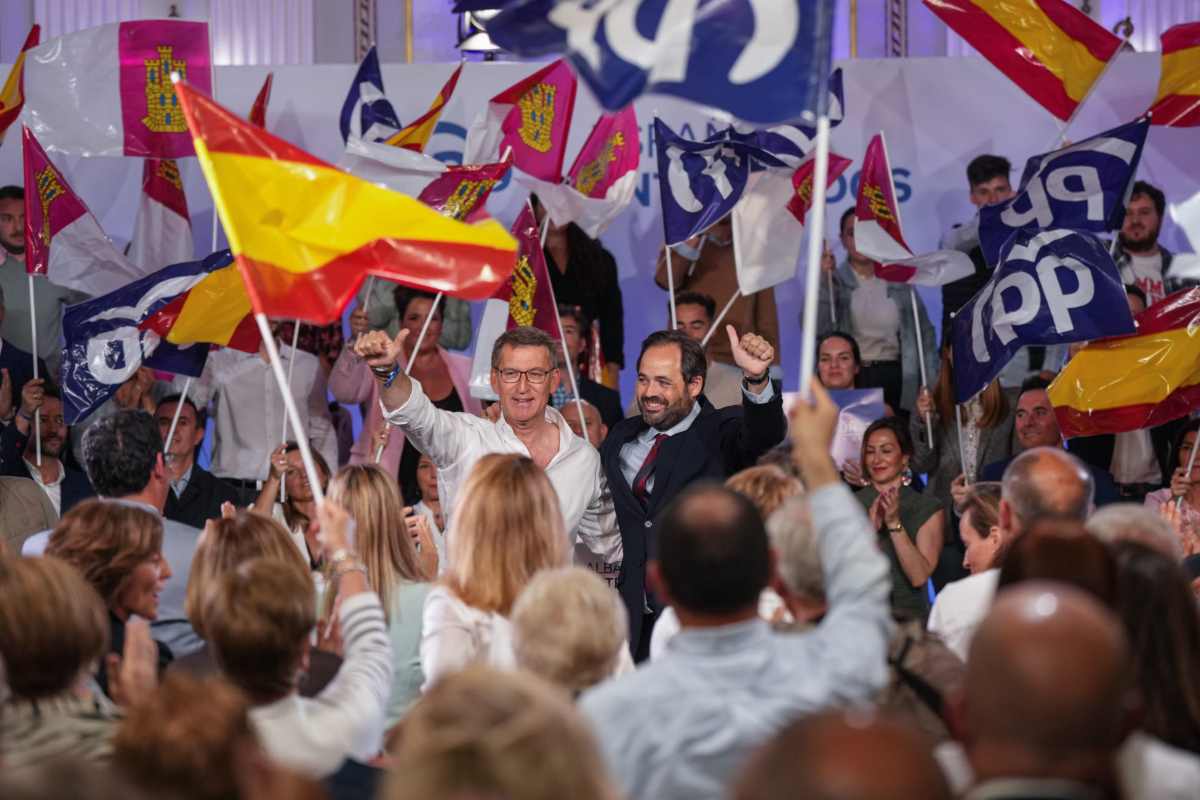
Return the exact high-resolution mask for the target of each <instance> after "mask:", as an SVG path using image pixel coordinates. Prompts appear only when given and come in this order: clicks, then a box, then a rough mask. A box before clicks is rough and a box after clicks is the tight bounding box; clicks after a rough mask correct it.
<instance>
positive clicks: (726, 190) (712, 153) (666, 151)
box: [654, 119, 752, 244]
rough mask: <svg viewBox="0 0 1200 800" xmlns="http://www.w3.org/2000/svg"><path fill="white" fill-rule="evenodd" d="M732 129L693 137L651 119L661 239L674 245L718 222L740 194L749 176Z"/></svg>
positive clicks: (746, 155)
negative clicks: (661, 217) (714, 134)
mask: <svg viewBox="0 0 1200 800" xmlns="http://www.w3.org/2000/svg"><path fill="white" fill-rule="evenodd" d="M731 134H732V131H731V130H729V129H727V130H725V131H724V132H722V133H720V134H718V135H717V136H714V137H712V138H710V139H706V140H704V141H703V142H693V141H689V140H687V139H684V138H681V137H679V136H677V135H676V134H675V132H674V131H672V130H671V129H670V128H668V127H667V126H666V124H665V123H664V122H663V121H662V120H661V119H655V120H654V143H655V147H656V148H657V150H658V184H659V191H660V192H661V194H662V214H663V231H664V233H665V234H666V240H667V244H678V243H679V242H683V241H686V240H688V239H690V238H691V237H693V236H695V235H696V234H698V233H701V232H703V231H705V230H707V229H708V228H709V227H711V226H712V225H713V224H714V223H716V222H719V221H720V220H721V219H723V218H724V217H725V215H726V214H728V213H729V212H730V211H732V210H733V207H734V205H736V204H737V201H738V200H739V199H741V196H742V192H743V191H744V190H745V188H746V179H747V178H748V177H749V175H750V158H751V152H752V151H751V149H750V148H748V147H745V146H744V145H741V144H738V143H737V142H734V141H733V140H732V139H731V138H730V136H731Z"/></svg>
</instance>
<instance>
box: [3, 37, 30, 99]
mask: <svg viewBox="0 0 1200 800" xmlns="http://www.w3.org/2000/svg"><path fill="white" fill-rule="evenodd" d="M24 68H25V51H24V50H22V51H21V52H20V53H19V54H18V55H17V58H16V60H15V61H14V62H13V65H12V69H11V70H9V73H8V78H7V79H6V80H5V81H4V88H3V89H0V109H5V108H12V107H13V106H15V105H16V104H17V103H19V102H21V71H22V70H23V69H24Z"/></svg>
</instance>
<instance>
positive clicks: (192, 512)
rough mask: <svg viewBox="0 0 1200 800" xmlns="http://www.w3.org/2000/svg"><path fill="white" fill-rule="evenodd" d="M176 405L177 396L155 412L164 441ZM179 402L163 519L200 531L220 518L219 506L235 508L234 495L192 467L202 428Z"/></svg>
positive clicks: (166, 399)
mask: <svg viewBox="0 0 1200 800" xmlns="http://www.w3.org/2000/svg"><path fill="white" fill-rule="evenodd" d="M180 401H181V398H180V396H179V395H177V394H175V395H171V396H169V397H164V398H163V399H162V400H161V401H160V402H159V404H158V408H157V409H155V412H154V416H155V419H157V420H158V429H159V431H160V432H161V433H162V437H163V439H164V440H166V438H167V434H168V432H169V431H170V430H171V419H172V418H173V417H174V415H175V410H176V409H177V408H179V403H180ZM182 402H183V408H182V409H180V410H179V422H178V423H176V425H175V435H174V437H173V438H172V439H171V443H170V445H169V446H168V447H167V454H166V466H167V475H168V478H169V479H170V481H171V491H169V492H167V502H166V505H165V506H164V508H163V516H164V517H166V518H167V519H173V520H175V521H176V522H182V523H183V524H184V525H190V526H192V527H193V528H200V529H203V528H204V523H205V522H206V521H207V520H209V519H213V518H216V517H219V516H221V504H222V503H224V502H230V503H234V504H236V503H237V498H238V494H237V491H236V490H235V489H234V488H233V487H232V486H230V485H229V484H227V483H225V482H224V481H223V480H221V479H220V478H218V477H216V476H215V475H213V474H212V473H211V472H209V471H207V470H205V469H203V468H202V467H201V466H200V465H199V464H197V463H196V448H198V447H199V446H200V443H201V442H203V441H204V425H203V424H201V422H200V415H199V414H198V413H197V411H196V406H195V405H194V404H193V403H192V401H191V400H188V399H183V400H182Z"/></svg>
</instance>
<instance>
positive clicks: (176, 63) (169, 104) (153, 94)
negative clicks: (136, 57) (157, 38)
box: [142, 44, 187, 133]
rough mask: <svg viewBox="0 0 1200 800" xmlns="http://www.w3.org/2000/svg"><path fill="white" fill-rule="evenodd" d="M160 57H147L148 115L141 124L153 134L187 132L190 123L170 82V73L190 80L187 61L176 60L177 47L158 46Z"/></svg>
mask: <svg viewBox="0 0 1200 800" xmlns="http://www.w3.org/2000/svg"><path fill="white" fill-rule="evenodd" d="M157 49H158V58H149V59H146V116H144V117H142V124H144V125H145V126H146V127H147V128H149V129H150V130H151V131H153V132H154V133H185V132H186V131H187V122H186V120H184V118H183V112H182V111H180V109H179V98H178V97H176V96H175V86H174V85H173V84H172V83H171V73H172V72H178V73H179V77H180V78H182V79H184V80H186V79H187V62H186V61H182V60H176V59H175V57H174V56H173V55H172V53H173V52H174V50H175V48H174V47H171V46H169V45H162V44H160V45H159V46H158V48H157Z"/></svg>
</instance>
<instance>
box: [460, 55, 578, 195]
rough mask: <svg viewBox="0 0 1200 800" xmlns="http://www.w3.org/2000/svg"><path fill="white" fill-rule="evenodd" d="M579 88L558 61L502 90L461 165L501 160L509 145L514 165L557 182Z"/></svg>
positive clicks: (477, 125) (475, 129)
mask: <svg viewBox="0 0 1200 800" xmlns="http://www.w3.org/2000/svg"><path fill="white" fill-rule="evenodd" d="M575 89H576V83H575V76H574V74H572V72H571V68H570V67H569V66H567V62H566V61H563V60H561V59H560V60H558V61H555V62H554V63H552V64H549V65H547V66H545V67H543V68H542V69H540V70H538V71H537V72H535V73H533V74H532V75H530V76H529V77H528V78H525V79H524V80H522V81H519V82H518V83H515V84H513V85H512V86H510V87H508V88H507V89H505V90H504V91H502V92H500V94H498V95H496V96H495V97H493V98H492V99H491V100H490V101H489V102H488V107H487V110H486V111H484V112H482V113H481V114H480V116H479V117H477V118H476V120H475V122H474V123H473V124H472V125H471V129H470V130H469V131H468V132H467V144H466V151H465V152H464V154H463V162H464V163H467V164H489V163H493V162H496V161H500V160H501V157H502V156H503V155H504V152H505V151H506V150H507V149H508V148H509V147H511V148H512V160H513V164H514V165H515V166H517V167H518V168H519V169H521V170H522V171H524V172H526V173H528V174H530V175H532V176H533V177H535V178H539V179H541V180H544V181H550V182H552V183H558V182H559V181H560V180H561V179H562V165H563V159H564V157H565V155H566V146H567V134H568V133H569V132H570V130H571V114H572V113H573V112H574V109H575Z"/></svg>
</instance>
